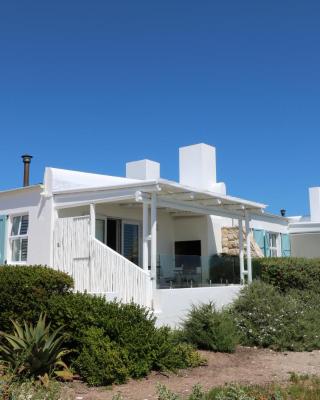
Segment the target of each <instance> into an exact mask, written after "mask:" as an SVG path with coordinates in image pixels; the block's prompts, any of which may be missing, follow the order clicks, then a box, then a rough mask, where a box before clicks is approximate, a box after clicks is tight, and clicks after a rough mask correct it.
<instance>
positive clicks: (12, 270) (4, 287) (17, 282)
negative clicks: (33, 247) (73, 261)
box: [0, 266, 73, 332]
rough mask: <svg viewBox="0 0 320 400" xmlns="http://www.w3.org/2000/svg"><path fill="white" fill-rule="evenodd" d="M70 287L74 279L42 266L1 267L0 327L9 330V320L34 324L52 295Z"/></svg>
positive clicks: (45, 308)
mask: <svg viewBox="0 0 320 400" xmlns="http://www.w3.org/2000/svg"><path fill="white" fill-rule="evenodd" d="M72 287H73V279H72V278H71V277H70V276H69V275H67V274H64V273H62V272H59V271H55V270H53V269H50V268H46V267H41V266H1V267H0V328H1V330H2V331H6V332H8V331H9V330H10V329H11V328H12V324H11V322H10V319H13V320H17V321H20V322H22V321H23V320H26V321H28V322H33V323H36V321H37V320H38V318H39V315H40V313H41V312H46V310H47V304H48V301H49V300H50V298H51V296H52V295H54V294H63V293H66V292H68V291H70V289H71V288H72Z"/></svg>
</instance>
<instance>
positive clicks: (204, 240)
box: [0, 144, 320, 324]
mask: <svg viewBox="0 0 320 400" xmlns="http://www.w3.org/2000/svg"><path fill="white" fill-rule="evenodd" d="M25 161H26V162H27V163H26V164H25V166H26V167H27V168H26V169H25V185H26V186H24V187H22V188H17V189H12V190H6V191H3V192H0V264H4V263H7V264H28V265H32V264H43V265H48V266H50V267H52V268H55V269H59V270H62V271H65V272H67V273H69V274H71V275H72V276H73V277H74V279H75V288H76V290H79V291H87V292H89V293H93V294H101V295H104V296H106V297H107V298H114V297H116V298H118V299H120V300H122V301H124V302H129V301H131V300H133V301H135V302H137V303H139V304H141V305H144V306H148V307H152V308H153V309H154V310H155V312H156V313H157V314H158V316H159V323H169V324H175V323H177V322H178V320H179V318H180V317H182V316H183V314H184V312H185V311H186V309H187V308H188V307H189V306H190V304H191V303H196V302H199V301H209V300H210V299H211V300H214V301H215V302H216V303H217V304H218V305H221V304H226V303H227V302H230V300H231V299H232V298H233V297H234V296H235V295H236V294H237V293H238V291H239V289H240V287H241V285H240V283H242V282H244V281H245V280H248V281H251V280H252V261H251V258H252V254H253V255H255V256H262V255H266V256H288V255H290V240H289V235H288V234H289V229H291V230H292V229H296V228H294V226H295V225H297V224H300V223H301V222H300V221H294V223H293V222H292V220H290V219H288V218H286V217H284V216H281V215H273V214H269V213H267V212H265V208H266V206H265V205H264V204H261V203H257V202H253V201H249V200H245V199H240V198H237V197H233V196H230V195H228V194H227V191H226V185H225V184H224V183H222V182H217V178H216V154H215V148H214V147H211V146H209V145H206V144H196V145H192V146H187V147H182V148H180V149H179V175H180V178H179V182H173V181H169V180H166V179H164V178H162V177H161V174H160V165H159V163H157V162H155V161H150V160H141V161H134V162H128V163H127V164H126V176H125V177H116V176H109V175H98V174H91V173H85V172H78V171H69V170H62V169H55V168H46V170H45V174H44V181H43V184H39V185H33V186H30V185H29V182H28V167H29V163H30V158H25ZM316 193H317V196H319V191H317V192H316ZM315 197H316V195H315ZM318 203H319V198H318ZM319 205H320V203H319ZM318 217H319V218H318ZM315 218H318V223H317V224H318V227H320V216H319V215H318V214H316V216H315ZM239 226H241V227H242V229H240V230H239V229H238V227H239ZM290 226H291V228H290ZM246 233H248V234H246ZM235 235H236V238H235ZM294 235H296V232H294ZM293 243H294V248H295V249H296V247H297V246H296V242H295V239H294V240H293ZM298 247H299V246H298ZM316 247H319V246H316ZM245 249H246V257H244V252H245ZM226 252H227V253H229V254H238V256H239V258H238V260H239V266H240V275H239V274H238V275H237V274H236V273H233V274H232V273H231V275H230V274H229V275H228V279H227V278H226V274H224V271H223V270H221V265H220V266H219V268H218V267H216V265H217V262H218V261H219V260H218V261H217V254H221V253H226Z"/></svg>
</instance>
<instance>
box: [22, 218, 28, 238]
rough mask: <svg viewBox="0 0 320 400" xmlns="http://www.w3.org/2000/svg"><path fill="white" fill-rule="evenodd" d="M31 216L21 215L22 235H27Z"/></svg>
mask: <svg viewBox="0 0 320 400" xmlns="http://www.w3.org/2000/svg"><path fill="white" fill-rule="evenodd" d="M28 226H29V217H28V215H23V216H22V217H21V226H20V235H26V234H27V233H28Z"/></svg>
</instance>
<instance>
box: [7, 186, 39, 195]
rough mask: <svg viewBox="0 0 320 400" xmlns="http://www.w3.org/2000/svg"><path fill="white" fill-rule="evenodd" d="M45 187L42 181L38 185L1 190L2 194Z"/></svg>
mask: <svg viewBox="0 0 320 400" xmlns="http://www.w3.org/2000/svg"><path fill="white" fill-rule="evenodd" d="M38 188H40V189H43V184H42V183H38V184H37V185H30V186H22V187H20V188H14V189H7V190H1V191H0V195H2V194H11V193H14V192H24V191H27V190H35V189H38Z"/></svg>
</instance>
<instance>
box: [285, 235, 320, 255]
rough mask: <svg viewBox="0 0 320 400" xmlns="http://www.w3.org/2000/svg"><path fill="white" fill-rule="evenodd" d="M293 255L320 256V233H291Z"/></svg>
mask: <svg viewBox="0 0 320 400" xmlns="http://www.w3.org/2000/svg"><path fill="white" fill-rule="evenodd" d="M291 254H292V256H293V257H307V258H320V233H297V234H293V235H291Z"/></svg>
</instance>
